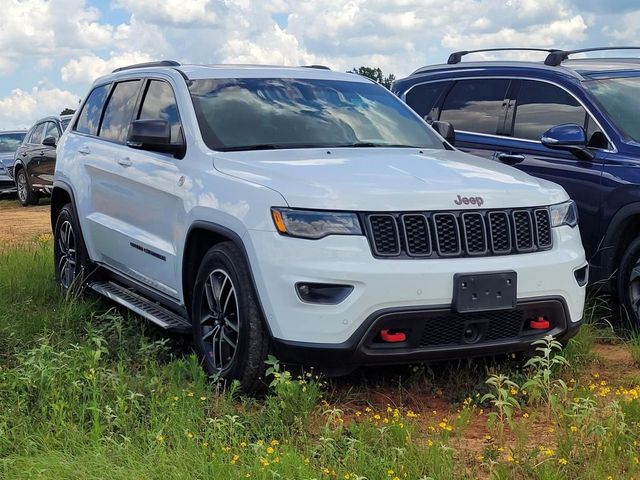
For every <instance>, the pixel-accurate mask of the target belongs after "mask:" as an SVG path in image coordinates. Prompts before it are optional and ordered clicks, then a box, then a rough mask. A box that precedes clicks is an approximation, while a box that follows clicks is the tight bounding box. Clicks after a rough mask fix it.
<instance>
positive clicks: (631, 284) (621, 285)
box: [616, 238, 640, 329]
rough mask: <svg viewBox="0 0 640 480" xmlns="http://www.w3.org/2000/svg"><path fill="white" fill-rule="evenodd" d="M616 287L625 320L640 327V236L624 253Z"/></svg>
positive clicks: (634, 327) (635, 326) (631, 326)
mask: <svg viewBox="0 0 640 480" xmlns="http://www.w3.org/2000/svg"><path fill="white" fill-rule="evenodd" d="M616 289H617V296H618V302H619V303H620V306H621V310H622V312H621V316H622V318H623V320H626V321H627V324H628V326H629V327H630V328H632V329H640V238H636V239H635V240H634V241H632V242H631V243H630V244H629V246H628V247H627V249H626V250H625V252H624V254H623V255H622V258H621V260H620V267H619V269H618V278H617V285H616Z"/></svg>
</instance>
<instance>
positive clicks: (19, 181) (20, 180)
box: [16, 168, 40, 207]
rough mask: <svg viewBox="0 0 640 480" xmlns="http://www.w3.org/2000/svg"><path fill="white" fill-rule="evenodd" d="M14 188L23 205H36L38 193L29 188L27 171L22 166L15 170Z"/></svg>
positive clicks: (38, 199)
mask: <svg viewBox="0 0 640 480" xmlns="http://www.w3.org/2000/svg"><path fill="white" fill-rule="evenodd" d="M16 188H17V190H18V200H19V201H20V204H22V206H23V207H26V206H28V205H37V204H38V202H39V201H40V198H39V197H38V195H36V194H35V192H34V191H33V190H31V185H29V181H28V180H27V173H26V172H25V171H24V168H20V169H19V170H18V171H17V172H16Z"/></svg>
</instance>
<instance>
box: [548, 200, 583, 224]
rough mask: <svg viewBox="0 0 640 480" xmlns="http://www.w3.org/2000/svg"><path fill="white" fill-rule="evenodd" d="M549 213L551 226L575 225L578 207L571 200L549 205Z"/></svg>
mask: <svg viewBox="0 0 640 480" xmlns="http://www.w3.org/2000/svg"><path fill="white" fill-rule="evenodd" d="M549 213H550V214H551V226H552V227H560V226H562V225H569V226H570V227H575V226H576V225H577V224H578V209H577V208H576V203H575V202H574V201H573V200H569V201H568V202H564V203H558V204H557V205H551V206H550V207H549Z"/></svg>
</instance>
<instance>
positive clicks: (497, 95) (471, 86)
mask: <svg viewBox="0 0 640 480" xmlns="http://www.w3.org/2000/svg"><path fill="white" fill-rule="evenodd" d="M508 87H509V80H507V79H495V78H488V79H480V80H461V81H459V82H457V83H456V84H455V85H454V86H453V88H452V89H451V91H450V92H449V94H448V95H447V98H446V99H445V101H444V105H443V106H442V114H441V115H440V120H443V121H445V122H450V123H451V124H452V125H453V127H454V128H456V129H457V130H465V131H467V132H477V133H490V134H495V133H496V131H497V127H498V121H499V120H500V119H501V118H502V102H503V101H504V97H505V95H506V93H507V88H508Z"/></svg>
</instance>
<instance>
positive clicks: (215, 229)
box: [181, 220, 273, 338]
mask: <svg viewBox="0 0 640 480" xmlns="http://www.w3.org/2000/svg"><path fill="white" fill-rule="evenodd" d="M194 230H205V231H208V232H210V233H213V234H216V235H219V236H221V237H225V238H227V239H228V240H229V241H231V242H233V244H234V245H235V246H236V247H238V248H239V249H240V252H241V254H242V257H243V258H244V261H245V262H246V264H247V268H248V269H249V278H251V287H252V288H253V292H254V294H255V296H256V301H257V302H258V308H259V309H260V313H261V314H262V319H263V320H264V325H265V327H266V328H267V332H268V334H269V337H270V338H273V332H272V331H271V326H270V325H269V320H268V318H267V315H266V312H265V309H264V306H263V304H262V300H261V298H260V292H259V290H258V285H257V283H256V278H255V275H254V270H253V268H251V259H250V257H249V253H248V252H247V247H246V245H245V243H244V241H243V240H242V237H241V236H240V235H239V234H238V233H237V232H235V231H233V230H231V229H230V228H227V227H225V226H222V225H220V224H217V223H213V222H209V221H205V220H196V221H194V222H193V223H192V224H191V225H190V226H189V229H188V230H187V235H186V237H185V243H184V248H183V252H182V263H181V270H182V271H181V274H182V294H183V297H184V301H185V304H187V301H189V303H190V299H187V298H186V297H187V293H188V292H189V289H188V288H187V281H188V280H187V262H186V258H187V255H188V251H187V246H188V245H189V241H190V238H191V235H192V232H193V231H194Z"/></svg>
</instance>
